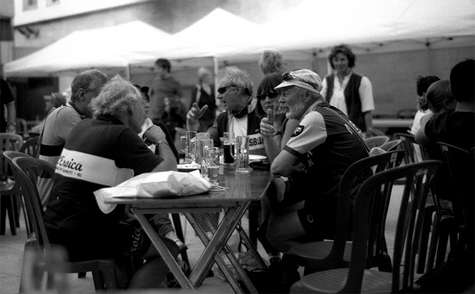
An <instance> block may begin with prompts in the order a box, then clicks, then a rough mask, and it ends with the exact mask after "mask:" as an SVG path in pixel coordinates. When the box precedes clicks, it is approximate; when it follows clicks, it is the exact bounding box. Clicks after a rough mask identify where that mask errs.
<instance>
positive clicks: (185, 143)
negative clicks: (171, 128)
mask: <svg viewBox="0 0 475 294" xmlns="http://www.w3.org/2000/svg"><path fill="white" fill-rule="evenodd" d="M195 141H196V132H194V131H187V132H186V133H185V134H184V135H182V136H180V142H179V144H180V146H179V150H178V152H179V153H182V154H183V158H184V159H183V163H192V162H193V161H195V145H196V144H195Z"/></svg>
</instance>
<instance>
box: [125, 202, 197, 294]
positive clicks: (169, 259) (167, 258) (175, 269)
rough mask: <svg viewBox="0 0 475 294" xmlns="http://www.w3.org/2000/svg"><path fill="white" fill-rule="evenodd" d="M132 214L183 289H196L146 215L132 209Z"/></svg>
mask: <svg viewBox="0 0 475 294" xmlns="http://www.w3.org/2000/svg"><path fill="white" fill-rule="evenodd" d="M132 212H133V213H134V214H135V216H136V217H137V220H138V221H139V223H140V225H141V226H142V228H143V230H144V231H145V233H146V234H147V236H148V237H149V238H150V241H151V242H152V244H153V246H154V247H155V248H156V249H157V251H158V253H159V254H160V256H161V257H162V259H163V261H164V262H165V264H166V265H167V266H168V268H169V269H170V271H171V272H172V273H173V275H174V276H175V278H176V279H177V281H178V283H179V284H180V286H181V287H182V288H189V289H194V287H193V283H192V282H191V281H190V280H189V279H188V278H187V277H186V275H185V273H183V271H182V269H181V268H180V266H179V265H178V263H177V262H176V260H175V258H174V257H173V255H172V254H171V253H170V251H169V250H168V248H167V246H166V245H165V242H163V240H162V239H161V238H160V237H159V236H158V235H157V232H156V231H155V230H154V229H153V227H152V225H151V224H150V222H149V221H148V220H147V218H146V217H145V215H143V214H138V213H136V211H135V210H134V209H132Z"/></svg>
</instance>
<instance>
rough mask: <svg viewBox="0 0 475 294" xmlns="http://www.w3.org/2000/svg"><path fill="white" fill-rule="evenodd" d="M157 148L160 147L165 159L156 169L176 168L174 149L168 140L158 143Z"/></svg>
mask: <svg viewBox="0 0 475 294" xmlns="http://www.w3.org/2000/svg"><path fill="white" fill-rule="evenodd" d="M157 148H159V152H160V156H161V157H162V159H163V161H162V162H160V164H158V165H157V166H156V167H155V169H154V171H169V170H176V159H175V154H173V151H172V149H171V147H170V146H169V145H168V143H167V142H166V140H164V141H163V142H160V143H159V144H157Z"/></svg>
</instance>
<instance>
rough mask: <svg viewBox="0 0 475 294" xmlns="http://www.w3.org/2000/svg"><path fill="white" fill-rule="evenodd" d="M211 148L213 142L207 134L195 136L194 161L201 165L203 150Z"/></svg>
mask: <svg viewBox="0 0 475 294" xmlns="http://www.w3.org/2000/svg"><path fill="white" fill-rule="evenodd" d="M210 147H213V140H212V139H210V137H209V134H208V133H198V134H196V147H195V161H196V163H198V164H201V162H202V161H203V159H204V157H205V155H206V154H205V149H206V148H210Z"/></svg>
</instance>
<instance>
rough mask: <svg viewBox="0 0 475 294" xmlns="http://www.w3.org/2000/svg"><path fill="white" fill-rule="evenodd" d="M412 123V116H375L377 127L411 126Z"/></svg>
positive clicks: (374, 120)
mask: <svg viewBox="0 0 475 294" xmlns="http://www.w3.org/2000/svg"><path fill="white" fill-rule="evenodd" d="M411 125H412V119H410V118H373V127H375V128H410V127H411Z"/></svg>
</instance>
